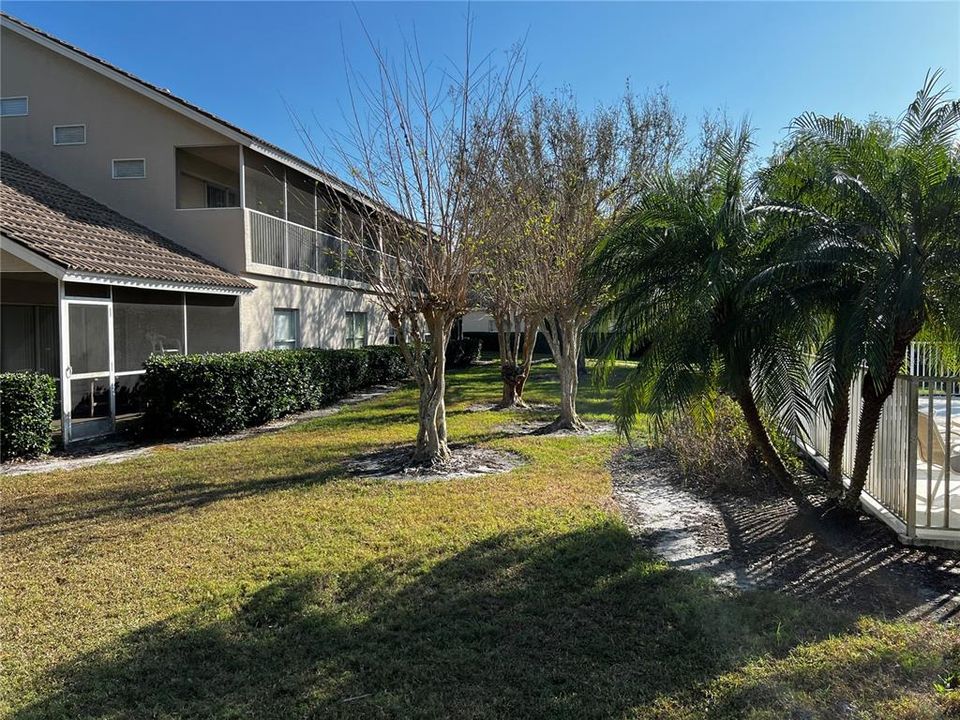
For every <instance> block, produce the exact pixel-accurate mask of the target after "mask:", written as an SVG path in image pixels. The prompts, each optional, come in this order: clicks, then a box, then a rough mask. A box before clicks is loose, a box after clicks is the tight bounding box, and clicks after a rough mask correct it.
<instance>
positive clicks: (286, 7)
mask: <svg viewBox="0 0 960 720" xmlns="http://www.w3.org/2000/svg"><path fill="white" fill-rule="evenodd" d="M3 9H4V10H5V11H6V12H8V13H10V14H12V15H15V16H17V17H20V18H22V19H23V20H25V21H27V22H29V23H32V24H35V25H37V26H39V27H40V28H42V29H44V30H46V31H47V32H50V33H52V34H54V35H56V36H58V37H60V38H63V39H65V40H67V41H69V42H71V43H74V44H76V45H78V46H79V47H81V48H83V49H85V50H87V51H89V52H92V53H93V54H95V55H98V56H100V57H103V58H105V59H107V60H109V61H111V62H113V63H114V64H116V65H119V66H120V67H122V68H124V69H126V70H128V71H130V72H133V73H135V74H137V75H139V76H141V77H143V78H144V79H146V80H149V81H151V82H154V83H156V84H158V85H161V86H163V87H168V88H170V89H171V90H172V91H173V92H174V93H177V94H179V95H181V96H183V97H185V98H187V99H189V100H191V101H193V102H195V103H196V104H198V105H200V106H202V107H204V108H207V109H208V110H210V111H212V112H214V113H217V114H219V115H221V116H223V117H225V118H227V119H229V120H231V121H232V122H234V123H235V124H237V125H240V126H241V127H243V128H245V129H247V130H249V131H251V132H253V133H256V134H258V135H260V136H262V137H265V138H266V139H268V140H270V141H272V142H275V143H277V144H278V145H281V146H283V147H285V148H287V149H288V150H290V151H292V152H294V153H297V154H305V152H304V148H303V145H302V143H301V142H300V140H299V138H298V137H297V134H296V132H295V130H294V128H293V125H292V122H291V120H290V117H289V115H288V113H287V110H286V109H285V107H284V101H286V102H287V103H289V104H290V106H292V107H293V108H295V109H296V110H297V111H298V113H300V114H301V115H303V116H305V117H310V118H311V124H313V120H312V118H313V116H315V117H316V121H317V123H319V125H320V126H322V128H323V129H324V130H327V131H336V130H337V129H339V128H341V127H343V125H344V119H343V111H342V108H343V107H344V105H345V103H346V102H347V81H346V75H345V70H344V52H346V54H347V55H348V56H349V59H350V63H351V64H352V65H353V66H354V67H355V68H356V69H357V70H358V72H360V73H361V74H366V75H369V76H372V74H373V67H372V57H371V52H370V48H369V45H368V42H367V40H366V39H365V38H364V36H363V32H362V29H361V23H360V20H359V19H358V14H359V16H360V17H362V18H363V23H364V24H365V25H366V27H367V29H368V31H369V32H370V34H371V35H372V37H373V38H374V39H375V41H376V42H377V43H379V44H381V45H382V46H383V47H385V48H386V49H387V51H388V52H394V53H396V52H398V51H399V50H400V48H401V47H402V42H403V38H404V37H405V36H406V37H408V38H409V37H412V34H413V32H414V31H415V32H416V35H417V37H418V38H419V44H420V47H421V51H422V53H423V54H424V55H425V56H426V57H427V58H429V59H430V60H432V61H433V62H436V63H439V64H442V63H444V62H448V59H449V58H451V57H460V56H462V53H463V36H464V28H465V17H466V5H463V4H460V3H404V2H393V3H359V4H357V5H352V4H346V3H319V2H294V3H270V4H267V3H255V2H241V3H225V2H207V3H190V2H167V3H80V2H77V3H27V2H4V3H3ZM471 13H472V15H473V21H474V43H475V46H476V48H477V54H478V55H479V54H480V53H486V52H494V53H497V52H500V51H503V50H505V49H506V48H508V47H509V46H510V45H511V44H513V43H515V42H516V41H518V40H520V39H522V38H524V37H525V38H526V43H525V47H526V52H527V57H528V63H529V65H530V67H531V68H534V69H536V77H537V82H538V85H539V86H540V87H541V88H543V89H545V90H550V89H553V88H556V87H559V86H563V85H567V86H569V87H570V88H572V90H573V91H574V93H575V94H576V95H577V97H578V99H579V101H580V103H581V104H582V105H583V106H584V107H589V106H591V105H593V104H594V103H597V102H605V101H612V100H614V99H615V98H616V97H617V96H618V95H620V94H621V93H622V92H623V88H624V84H625V82H626V81H627V79H629V80H630V82H631V84H632V86H633V87H634V89H636V90H637V91H642V90H643V89H645V88H648V87H656V86H660V85H663V86H666V88H667V90H668V92H669V94H670V96H671V97H672V99H673V101H674V103H675V104H676V106H677V107H678V108H679V110H680V111H681V112H682V113H683V114H684V115H686V117H687V118H688V124H689V125H691V126H693V125H695V124H696V122H697V119H698V117H699V116H700V115H701V113H702V112H703V110H704V109H705V108H707V109H717V108H720V109H724V110H725V111H726V112H727V113H728V114H729V115H730V116H732V117H733V118H739V117H741V116H743V115H745V114H748V115H749V117H750V121H751V125H752V126H753V127H754V128H755V129H756V140H757V144H758V150H759V151H760V152H761V153H763V154H766V153H768V152H769V151H770V150H772V148H773V144H774V142H775V141H776V140H777V139H779V138H781V137H782V132H783V127H784V126H785V125H786V124H787V123H788V122H789V121H790V119H791V118H792V117H794V116H795V115H797V114H799V113H800V112H802V111H804V110H815V111H818V112H823V113H834V112H838V111H842V112H844V113H846V114H848V115H851V116H854V117H857V118H866V117H867V116H869V115H870V114H872V113H879V114H882V115H888V116H896V115H897V114H899V112H901V111H902V109H903V108H904V107H905V106H906V104H907V103H908V102H909V101H910V99H911V98H912V95H913V93H914V92H915V91H916V89H917V88H918V87H919V86H920V84H921V82H922V80H923V76H924V73H925V72H926V71H927V69H928V68H931V67H943V68H944V70H945V79H946V81H947V82H948V83H949V84H950V85H951V86H952V87H954V88H957V87H958V86H960V2H957V1H954V2H940V3H924V2H910V3H894V2H873V3H870V2H821V3H813V2H803V3H800V2H767V3H763V2H735V3H727V2H708V3H699V2H673V3H655V2H639V3H603V4H600V3H573V2H568V3H546V2H542V3H493V2H476V3H474V4H473V5H472V8H471ZM319 135H320V131H319V128H318V136H319ZM327 157H328V159H331V154H328V155H327Z"/></svg>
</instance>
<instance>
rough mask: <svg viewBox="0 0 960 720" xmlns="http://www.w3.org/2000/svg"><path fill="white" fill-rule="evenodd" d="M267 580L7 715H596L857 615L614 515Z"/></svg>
mask: <svg viewBox="0 0 960 720" xmlns="http://www.w3.org/2000/svg"><path fill="white" fill-rule="evenodd" d="M428 562H429V560H428V558H417V559H415V560H413V561H411V560H409V559H407V560H405V561H404V562H400V561H397V562H389V561H387V562H381V563H378V564H374V565H368V566H366V567H364V568H363V569H361V570H360V571H358V572H355V573H353V574H347V575H335V574H330V575H324V574H319V573H314V574H306V575H292V576H286V577H283V578H281V579H278V580H275V581H274V582H272V583H271V584H269V585H267V586H265V587H263V588H262V589H260V590H259V591H257V592H255V593H253V594H252V595H249V596H246V595H241V596H240V597H239V598H237V599H236V600H234V599H233V598H231V599H230V600H224V601H222V602H216V603H214V602H211V604H210V605H209V606H207V607H204V608H200V609H198V610H197V611H196V612H194V613H192V614H187V615H182V616H175V617H173V618H171V619H169V620H168V621H165V622H162V623H158V624H155V625H152V626H149V627H146V628H144V629H142V630H139V631H137V632H134V633H131V634H130V635H128V636H126V637H125V638H124V639H123V641H122V642H119V643H117V644H112V645H107V646H105V647H104V648H102V649H101V650H99V651H97V652H94V653H91V654H88V655H86V656H83V657H81V658H79V659H78V660H77V661H75V662H72V663H70V664H66V665H64V666H61V667H59V668H57V669H56V670H54V671H53V672H52V673H51V676H49V677H46V678H43V679H42V682H43V686H44V687H45V688H56V690H54V691H52V692H51V693H50V694H49V695H46V696H42V697H41V698H40V699H39V700H38V701H36V702H34V703H33V704H31V705H29V706H27V707H25V708H21V709H20V710H19V711H18V712H17V713H15V714H14V715H13V716H12V717H14V718H16V719H17V720H26V719H27V718H41V717H43V718H51V717H54V718H57V717H64V718H65V717H70V718H108V717H161V716H162V717H181V716H198V717H264V718H266V717H269V718H279V717H325V718H326V717H374V716H375V717H521V716H522V717H591V716H593V717H598V716H610V715H617V716H619V715H620V714H622V713H624V712H626V711H628V710H629V709H630V708H632V707H636V706H638V705H642V704H645V703H647V702H649V701H650V700H652V699H653V698H655V697H656V696H659V695H664V694H678V693H679V694H683V693H686V692H689V691H693V690H695V689H696V688H697V687H699V686H700V685H701V684H702V683H704V682H706V681H708V680H710V679H711V678H713V677H716V676H717V675H718V674H719V673H722V672H724V671H727V670H730V669H732V668H734V667H736V666H738V665H739V664H740V663H741V662H742V661H743V660H745V659H746V658H747V657H751V656H755V655H757V654H758V653H764V652H769V653H771V654H773V655H781V654H783V653H786V652H787V651H788V650H789V649H790V648H791V647H793V646H795V645H796V644H797V643H798V642H800V641H802V640H814V639H817V638H819V637H823V636H825V635H826V634H828V633H836V632H841V631H843V630H845V629H848V628H849V625H850V618H849V616H844V615H841V614H839V613H832V612H828V613H825V612H824V611H823V609H822V608H815V607H813V606H809V605H805V604H802V603H799V602H797V601H795V600H791V599H789V598H784V597H778V596H774V595H771V594H764V593H751V594H746V595H741V596H730V595H726V594H723V593H721V592H719V591H717V590H715V589H713V588H712V587H710V586H709V585H708V584H707V583H706V582H705V581H704V580H703V578H700V577H698V576H696V575H693V574H689V573H681V572H678V571H675V570H668V569H665V568H664V566H662V565H658V564H654V563H652V562H651V561H650V559H649V557H648V556H647V555H646V554H644V553H643V552H642V551H640V550H639V549H638V548H637V546H636V545H635V544H634V543H633V541H632V540H631V538H630V536H629V534H628V533H627V531H626V530H625V529H624V528H623V527H622V526H621V525H619V524H615V523H612V522H599V523H598V524H596V525H593V526H591V527H589V528H587V529H584V530H581V531H578V532H572V533H570V534H567V535H565V536H561V537H559V538H556V537H551V538H548V539H544V538H543V537H541V536H534V535H530V534H506V535H500V536H496V537H493V538H490V539H487V540H484V541H481V542H477V543H475V544H474V545H471V546H469V547H468V548H466V549H465V550H463V551H462V552H460V553H459V554H457V555H455V556H452V557H450V558H449V559H446V560H443V561H441V562H439V563H437V564H436V565H434V566H432V567H430V568H429V569H428V570H426V571H425V572H423V571H421V570H420V568H423V567H424V566H425V563H428Z"/></svg>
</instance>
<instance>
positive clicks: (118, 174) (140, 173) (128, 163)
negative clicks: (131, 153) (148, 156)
mask: <svg viewBox="0 0 960 720" xmlns="http://www.w3.org/2000/svg"><path fill="white" fill-rule="evenodd" d="M146 176H147V161H146V160H144V159H143V158H125V159H122V160H114V161H113V179H114V180H127V179H131V178H145V177H146Z"/></svg>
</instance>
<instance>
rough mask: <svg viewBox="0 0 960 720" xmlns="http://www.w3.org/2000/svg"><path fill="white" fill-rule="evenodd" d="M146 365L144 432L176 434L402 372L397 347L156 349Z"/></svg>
mask: <svg viewBox="0 0 960 720" xmlns="http://www.w3.org/2000/svg"><path fill="white" fill-rule="evenodd" d="M144 367H145V369H146V374H145V375H144V377H143V397H144V402H145V412H144V418H143V427H144V431H145V432H146V433H147V434H149V435H154V436H180V437H196V436H203V435H222V434H225V433H233V432H237V431H238V430H242V429H243V428H246V427H253V426H255V425H262V424H263V423H265V422H267V421H269V420H273V419H275V418H278V417H280V416H282V415H286V414H288V413H292V412H298V411H301V410H310V409H314V408H317V407H320V406H322V405H325V404H327V403H330V402H333V401H334V400H336V399H338V398H341V397H343V396H344V395H346V394H348V393H350V392H353V391H355V390H359V389H360V388H363V387H368V386H370V385H375V384H378V383H384V382H390V381H392V380H398V379H400V378H403V377H406V375H407V368H406V364H405V363H404V361H403V357H402V356H401V354H400V350H399V349H398V348H395V347H367V348H362V349H358V350H321V349H318V348H304V349H300V350H260V351H256V352H238V353H220V354H209V355H186V356H184V355H156V356H153V357H151V358H150V359H148V360H147V362H146V363H145V365H144Z"/></svg>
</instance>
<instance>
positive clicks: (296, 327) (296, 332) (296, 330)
mask: <svg viewBox="0 0 960 720" xmlns="http://www.w3.org/2000/svg"><path fill="white" fill-rule="evenodd" d="M277 313H290V314H292V315H293V318H294V322H293V347H290V346H288V345H277ZM272 317H273V349H274V350H295V349H296V348H298V347H300V308H283V307H275V308H274V309H273V316H272ZM280 342H283V343H289V342H290V341H289V340H281V341H280Z"/></svg>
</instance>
